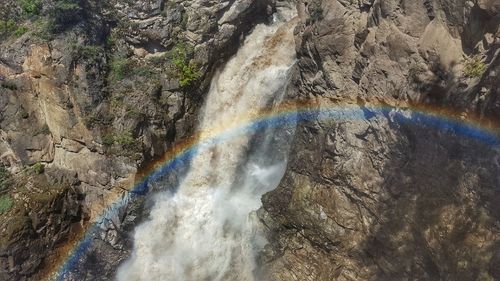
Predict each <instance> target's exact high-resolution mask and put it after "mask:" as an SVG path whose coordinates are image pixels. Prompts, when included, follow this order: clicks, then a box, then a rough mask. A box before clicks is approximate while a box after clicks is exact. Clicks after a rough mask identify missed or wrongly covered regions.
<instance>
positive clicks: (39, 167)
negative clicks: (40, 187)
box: [31, 162, 45, 174]
mask: <svg viewBox="0 0 500 281" xmlns="http://www.w3.org/2000/svg"><path fill="white" fill-rule="evenodd" d="M31 169H32V170H33V172H34V173H35V174H41V173H43V172H44V171H45V166H44V165H43V164H42V163H40V162H37V163H35V165H33V166H32V167H31Z"/></svg>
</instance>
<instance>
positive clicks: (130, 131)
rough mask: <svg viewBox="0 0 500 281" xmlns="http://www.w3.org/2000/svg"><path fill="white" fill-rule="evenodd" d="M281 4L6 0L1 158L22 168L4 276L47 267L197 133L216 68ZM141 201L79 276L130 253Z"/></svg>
mask: <svg viewBox="0 0 500 281" xmlns="http://www.w3.org/2000/svg"><path fill="white" fill-rule="evenodd" d="M28 4H30V5H28ZM273 5H274V4H273V2H272V1H266V0H259V1H247V0H242V1H204V0H195V1H163V0H151V1H149V0H145V1H118V0H117V1H87V0H81V1H80V0H42V1H3V2H2V3H1V4H0V10H1V12H0V15H1V16H2V19H1V20H2V21H1V22H0V26H1V28H2V29H0V37H1V38H0V39H1V40H2V41H1V43H0V48H1V49H0V83H1V87H0V165H1V166H2V168H3V167H5V168H7V169H8V171H9V173H10V177H11V178H12V180H9V186H8V188H7V189H5V190H3V187H2V188H1V190H0V196H2V197H1V198H0V199H1V200H4V199H5V200H7V201H5V202H8V203H7V205H5V206H6V207H8V208H6V210H5V211H4V210H3V209H1V208H3V207H1V208H0V209H1V210H0V216H1V217H2V224H1V227H2V229H1V233H0V238H1V239H0V242H1V245H0V279H2V280H26V279H33V280H39V279H40V278H42V277H43V276H41V275H39V274H42V273H43V272H44V270H45V269H46V268H50V267H51V266H53V264H51V262H52V261H53V260H54V259H56V257H54V256H57V255H58V254H57V252H55V249H57V248H58V247H60V246H62V245H64V243H66V242H68V241H70V240H71V239H72V238H71V237H72V236H74V235H77V233H78V232H81V231H82V230H84V229H85V228H86V227H87V226H88V225H89V222H93V221H94V220H95V219H96V218H98V217H99V216H100V215H101V214H102V211H103V210H104V209H105V208H106V207H107V206H109V204H110V203H111V202H113V201H115V200H116V199H117V198H119V197H121V196H126V195H127V193H128V189H130V188H131V186H132V184H133V182H134V180H135V178H136V177H140V173H138V172H139V171H140V170H141V169H143V167H144V166H145V165H146V164H147V163H149V162H151V161H154V160H155V159H156V158H158V157H160V156H162V155H163V154H164V153H165V151H167V150H168V149H169V148H171V147H172V146H173V145H174V143H176V142H177V141H179V140H181V139H183V138H185V137H188V136H190V135H191V133H192V132H193V128H194V127H195V122H196V113H197V110H198V109H199V107H200V105H201V103H202V101H203V94H204V93H205V91H206V88H207V87H208V84H209V81H210V79H211V76H212V72H213V71H214V70H215V68H216V67H217V66H219V65H220V64H222V63H223V62H224V61H225V60H226V59H227V58H228V57H229V56H231V55H232V54H233V53H234V52H236V50H237V48H238V46H239V41H240V40H241V39H242V38H243V36H244V34H246V33H247V32H248V31H249V30H250V29H251V28H252V27H253V26H254V25H255V24H257V23H259V22H264V21H267V20H269V16H270V14H271V13H272V11H273V9H274V8H273ZM2 180H3V179H2ZM41 194H43V196H42V195H41ZM46 197H47V198H46ZM2 202H3V201H2ZM61 205H62V206H63V207H59V206H61ZM55 206H58V207H55ZM137 208H138V209H140V208H139V207H137ZM130 209H133V208H132V207H130V208H128V209H127V211H130ZM134 212H135V211H134ZM138 212H139V211H137V212H136V213H134V214H129V215H125V216H117V217H116V221H111V222H102V226H103V233H104V234H103V237H101V238H102V240H101V241H98V242H96V248H95V251H93V252H92V253H91V255H92V259H88V262H89V266H87V269H86V270H88V272H85V271H81V272H79V274H80V275H78V276H72V277H71V278H75V279H77V280H83V279H85V278H87V279H89V278H90V279H92V280H97V279H96V278H101V279H106V278H110V276H113V274H114V269H115V267H116V264H117V263H118V262H119V261H120V260H121V259H123V258H124V257H126V255H127V251H126V250H127V248H126V247H125V246H123V243H125V242H124V241H123V239H122V238H126V237H127V234H124V233H122V232H121V231H122V230H123V229H122V228H124V226H123V225H126V224H129V225H133V224H134V223H135V222H136V221H137V220H139V215H140V214H138ZM34 216H35V217H36V218H35V217H34ZM122 224H123V225H122ZM42 249H43V250H42ZM54 253H55V254H54ZM49 255H52V256H51V257H50V258H48V259H47V256H49ZM44 261H45V262H44ZM103 261H105V262H103ZM90 263H94V265H93V264H90ZM105 263H106V264H105ZM103 268H105V270H103ZM93 270H94V271H93ZM103 271H104V272H105V274H103ZM68 278H69V277H68Z"/></svg>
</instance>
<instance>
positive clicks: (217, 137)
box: [48, 103, 500, 280]
mask: <svg viewBox="0 0 500 281" xmlns="http://www.w3.org/2000/svg"><path fill="white" fill-rule="evenodd" d="M463 115H464V113H463V112H458V111H453V110H449V109H445V108H437V107H431V106H404V107H396V106H389V105H370V104H365V105H357V104H346V105H338V104H337V105H325V104H324V103H305V104H301V103H284V104H282V105H280V106H278V107H277V108H273V109H270V110H267V111H259V112H249V113H247V114H242V115H241V117H240V118H239V119H238V120H232V121H229V122H227V123H224V124H217V125H215V126H214V127H213V128H211V129H210V130H205V131H204V132H202V133H199V134H196V135H194V136H192V137H190V138H187V139H185V140H184V141H182V142H180V143H179V144H177V145H175V146H174V147H172V148H171V149H170V150H169V151H168V152H167V153H165V154H164V155H163V156H162V157H161V158H159V159H157V160H156V161H154V162H153V163H150V164H149V165H148V166H146V167H145V168H143V169H142V170H141V171H140V172H139V173H138V174H137V175H136V178H137V180H136V181H135V183H133V184H131V186H130V187H129V189H128V190H129V192H128V193H127V195H126V196H117V198H115V199H113V200H112V202H111V204H110V205H109V206H104V207H103V208H102V210H99V211H100V214H99V216H98V217H97V219H95V220H94V221H93V223H91V224H90V226H89V227H88V228H87V230H86V231H84V232H82V233H81V236H79V237H78V239H76V240H75V241H74V242H73V243H72V245H71V249H70V250H69V251H67V253H64V254H65V255H66V256H65V257H64V258H63V259H61V260H60V261H59V262H57V263H56V264H53V265H52V266H53V267H52V273H51V274H50V276H49V277H48V279H51V280H64V279H65V276H66V275H67V274H68V273H69V272H70V271H71V270H72V269H73V268H74V267H75V265H76V264H77V263H78V262H79V260H80V259H82V258H84V257H85V254H86V253H87V251H88V250H89V249H90V246H91V245H92V241H93V239H94V237H95V235H96V234H97V233H98V231H99V224H100V223H101V222H103V221H104V220H106V218H107V217H109V214H112V213H113V212H116V211H117V210H119V209H120V208H122V207H124V206H125V205H126V204H127V203H128V202H129V200H130V198H132V197H134V196H144V195H145V194H147V192H148V183H150V182H154V181H156V180H158V179H159V178H160V177H162V176H164V175H166V174H168V173H170V172H172V171H174V170H175V169H177V168H179V167H180V166H181V165H185V164H186V163H188V162H189V161H190V159H192V158H193V157H194V156H195V155H196V154H197V153H198V152H199V151H200V150H201V149H206V148H208V147H211V146H213V145H215V144H217V143H221V142H223V141H224V140H227V139H230V138H234V137H237V136H238V135H243V134H245V133H248V132H254V131H256V130H259V129H262V128H266V127H279V126H284V125H287V124H295V123H296V122H303V121H314V120H325V121H326V120H329V121H333V122H341V121H348V120H369V119H372V118H379V117H382V116H383V117H384V118H390V119H391V120H393V121H394V122H400V123H415V124H419V125H423V126H429V127H432V128H436V129H439V130H444V131H446V132H449V133H451V134H453V135H459V136H465V137H468V138H472V139H476V140H479V141H481V142H483V143H486V144H488V145H492V146H500V130H499V129H500V126H498V124H497V122H495V121H493V120H488V119H485V118H473V117H470V116H468V117H463Z"/></svg>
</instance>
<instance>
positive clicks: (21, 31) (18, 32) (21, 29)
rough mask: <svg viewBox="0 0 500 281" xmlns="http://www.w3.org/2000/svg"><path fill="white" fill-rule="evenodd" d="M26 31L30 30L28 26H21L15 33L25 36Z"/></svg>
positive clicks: (18, 35)
mask: <svg viewBox="0 0 500 281" xmlns="http://www.w3.org/2000/svg"><path fill="white" fill-rule="evenodd" d="M26 32H28V28H27V27H26V26H19V27H18V28H17V29H16V31H14V35H15V36H16V37H21V36H23V35H24V34H25V33H26Z"/></svg>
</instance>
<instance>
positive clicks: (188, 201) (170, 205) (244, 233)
mask: <svg viewBox="0 0 500 281" xmlns="http://www.w3.org/2000/svg"><path fill="white" fill-rule="evenodd" d="M292 17H293V12H292V11H291V9H285V8H283V9H279V11H278V13H277V14H276V15H275V20H274V23H272V24H270V25H263V24H262V25H257V26H256V27H255V28H254V30H253V32H252V33H251V34H250V35H249V36H248V37H247V38H246V40H245V42H244V44H243V45H242V47H241V48H240V50H239V51H238V52H237V54H236V55H235V56H234V57H233V58H232V59H231V60H230V61H229V62H228V63H227V64H226V65H225V66H224V68H223V69H222V70H221V71H220V72H219V73H217V74H216V75H215V77H214V78H213V80H212V84H211V88H210V92H209V94H208V96H207V99H206V104H205V106H204V109H203V111H202V119H201V123H200V125H199V128H198V130H199V131H200V134H201V135H202V136H203V135H204V134H206V135H209V134H210V133H211V131H212V130H213V128H214V127H215V126H217V127H221V126H222V127H224V126H226V125H227V126H229V124H231V123H232V122H234V120H237V119H238V117H239V116H241V115H247V114H250V113H255V114H258V111H259V110H263V109H265V108H268V107H269V106H272V105H273V104H276V103H278V102H279V101H280V99H281V97H282V95H283V93H284V91H285V88H286V84H287V80H288V72H289V70H290V68H291V66H292V65H293V63H294V60H295V51H294V50H295V45H294V41H293V28H294V26H295V22H296V20H297V19H296V18H293V19H292ZM277 134H279V133H278V132H276V129H271V128H268V129H264V130H261V131H260V132H255V133H254V134H251V133H249V134H246V135H242V136H238V137H236V138H232V139H230V140H228V141H224V142H222V143H219V144H216V145H212V146H208V145H207V147H205V148H203V147H202V148H201V149H200V150H199V152H198V154H197V155H196V156H195V157H194V159H193V160H192V162H191V165H190V167H191V168H190V170H189V171H188V173H187V175H186V177H185V179H184V180H183V181H182V182H181V184H180V186H179V188H178V189H177V191H176V192H175V193H169V192H164V193H162V194H159V195H158V196H157V197H156V199H155V204H154V206H153V208H152V210H151V214H150V218H149V220H148V221H147V222H145V223H143V224H142V225H140V226H138V227H137V229H136V231H135V236H134V249H133V253H132V256H131V258H130V260H128V261H127V262H125V263H124V264H123V265H122V266H121V267H120V269H119V271H118V275H117V278H118V280H158V281H159V280H162V281H163V280H176V281H182V280H254V279H256V278H255V253H257V252H258V251H259V250H260V249H261V248H262V246H263V245H264V243H265V240H264V238H263V237H262V235H260V231H259V224H258V221H257V219H256V217H255V212H254V211H255V210H257V209H258V208H259V207H260V204H261V203H260V198H261V196H262V195H263V194H264V193H265V192H267V191H269V190H272V189H274V188H275V187H276V186H277V184H278V183H279V180H280V179H281V177H282V176H283V173H284V168H285V164H286V163H285V162H286V161H285V159H284V156H283V150H282V149H280V148H282V147H281V144H280V143H279V140H278V139H279V137H277ZM201 139H203V138H201Z"/></svg>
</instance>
